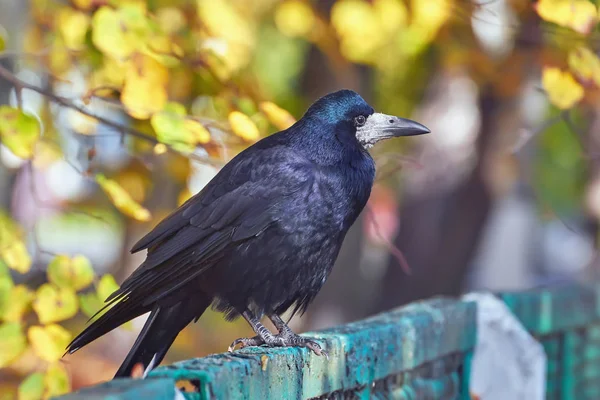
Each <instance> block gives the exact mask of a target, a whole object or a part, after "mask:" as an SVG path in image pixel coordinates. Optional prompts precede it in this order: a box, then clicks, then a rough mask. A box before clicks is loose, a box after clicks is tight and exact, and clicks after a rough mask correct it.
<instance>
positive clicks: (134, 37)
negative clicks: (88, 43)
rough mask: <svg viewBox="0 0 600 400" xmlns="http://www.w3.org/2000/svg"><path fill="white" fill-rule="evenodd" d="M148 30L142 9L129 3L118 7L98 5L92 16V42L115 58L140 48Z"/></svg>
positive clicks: (126, 56) (120, 58) (124, 57)
mask: <svg viewBox="0 0 600 400" xmlns="http://www.w3.org/2000/svg"><path fill="white" fill-rule="evenodd" d="M150 32H151V31H150V27H149V24H148V19H147V18H146V15H145V13H144V11H143V10H142V9H140V7H135V6H133V5H131V4H124V5H123V6H122V7H119V8H118V9H112V8H110V7H107V6H103V7H100V9H98V11H96V13H95V14H94V17H93V18H92V42H93V43H94V45H95V46H96V47H97V48H98V49H100V51H102V52H103V53H104V54H107V55H109V56H111V57H112V58H115V59H117V60H124V59H126V58H128V57H129V56H130V55H131V54H133V53H134V52H135V51H137V50H141V49H142V48H143V46H144V42H145V40H146V38H147V37H148V35H149V33H150Z"/></svg>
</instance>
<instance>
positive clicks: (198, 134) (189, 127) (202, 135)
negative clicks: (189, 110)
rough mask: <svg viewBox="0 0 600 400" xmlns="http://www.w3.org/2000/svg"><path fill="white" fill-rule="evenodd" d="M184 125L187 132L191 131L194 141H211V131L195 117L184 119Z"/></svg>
mask: <svg viewBox="0 0 600 400" xmlns="http://www.w3.org/2000/svg"><path fill="white" fill-rule="evenodd" d="M183 127H184V129H185V130H186V131H187V132H189V134H190V136H191V137H192V140H193V141H194V142H196V143H208V142H210V132H209V131H208V129H206V128H205V127H204V125H202V124H201V123H200V122H198V121H196V120H193V119H186V120H184V121H183Z"/></svg>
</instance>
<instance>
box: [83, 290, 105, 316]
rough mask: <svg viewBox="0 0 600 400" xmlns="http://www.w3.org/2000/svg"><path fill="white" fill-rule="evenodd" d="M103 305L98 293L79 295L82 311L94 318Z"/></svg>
mask: <svg viewBox="0 0 600 400" xmlns="http://www.w3.org/2000/svg"><path fill="white" fill-rule="evenodd" d="M102 306H103V302H102V300H100V298H99V297H98V293H96V292H92V293H82V294H80V295H79V307H80V308H81V311H82V312H83V313H84V314H85V315H87V316H88V317H89V318H92V317H93V316H94V314H96V313H97V312H98V310H100V309H101V308H102Z"/></svg>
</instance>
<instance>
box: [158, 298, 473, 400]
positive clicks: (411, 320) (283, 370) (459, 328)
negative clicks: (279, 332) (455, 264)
mask: <svg viewBox="0 0 600 400" xmlns="http://www.w3.org/2000/svg"><path fill="white" fill-rule="evenodd" d="M306 336H310V337H313V338H317V339H318V340H319V341H320V342H321V343H322V344H323V345H324V347H325V348H326V349H327V351H328V352H329V360H327V359H325V358H324V357H318V356H315V355H314V354H312V353H310V352H309V351H307V350H306V349H293V348H278V349H267V348H258V349H257V348H251V349H244V350H241V351H237V352H235V353H230V354H218V355H214V356H210V357H206V358H202V359H194V360H189V361H184V362H181V363H176V364H174V365H171V366H167V367H161V368H159V369H157V370H155V371H153V372H152V373H151V376H155V377H168V378H171V379H174V380H193V381H194V382H196V383H197V386H198V390H197V393H195V394H192V395H188V397H189V398H201V399H232V400H234V399H240V400H241V399H248V400H249V399H267V398H271V399H283V398H294V399H295V398H311V397H319V396H321V395H323V394H327V393H331V392H335V391H339V390H356V394H357V395H359V394H360V395H361V396H366V398H368V393H369V389H368V388H369V387H370V386H371V385H372V384H373V382H375V381H377V380H381V379H384V378H386V377H388V376H390V375H395V374H398V373H400V372H403V371H410V370H412V369H415V368H417V367H420V366H422V365H424V364H426V363H428V362H431V361H434V360H436V359H439V358H441V357H444V356H447V355H451V354H454V353H464V352H467V351H470V350H471V349H472V348H473V346H474V343H475V305H474V304H471V303H464V302H457V301H450V300H444V299H436V300H431V301H427V302H419V303H414V304H411V305H409V306H407V307H403V308H400V309H397V310H394V311H391V312H388V313H385V314H380V315H377V316H374V317H371V318H368V319H366V320H363V321H359V322H355V323H351V324H348V325H344V326H341V327H337V328H334V329H330V330H327V331H323V332H318V333H308V334H306Z"/></svg>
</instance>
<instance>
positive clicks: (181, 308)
mask: <svg viewBox="0 0 600 400" xmlns="http://www.w3.org/2000/svg"><path fill="white" fill-rule="evenodd" d="M209 305H210V303H208V304H206V305H203V307H202V309H201V310H200V309H199V308H198V305H197V304H194V305H193V306H192V305H190V304H188V303H187V302H179V303H175V304H173V305H169V306H160V305H156V306H155V307H154V309H153V310H152V312H151V313H150V316H149V317H148V320H146V323H145V324H144V328H142V331H141V332H140V334H139V336H138V337H137V339H136V340H135V343H134V344H133V347H132V348H131V350H129V353H128V354H127V357H125V360H124V361H123V364H121V367H119V370H118V371H117V373H116V374H115V378H117V377H126V376H131V372H132V370H133V367H134V366H135V365H137V364H139V363H141V364H142V366H143V368H144V375H146V374H147V373H148V372H149V371H150V370H152V369H154V368H155V367H156V366H157V365H158V364H160V362H161V361H162V359H163V358H164V357H165V354H166V353H167V350H169V347H171V345H172V344H173V342H174V341H175V338H176V337H177V335H178V334H179V332H180V331H181V330H182V329H183V328H185V327H186V326H187V325H188V324H189V323H190V322H192V320H194V319H197V318H199V317H200V315H202V313H203V312H204V310H206V308H207V307H208V306H209Z"/></svg>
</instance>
